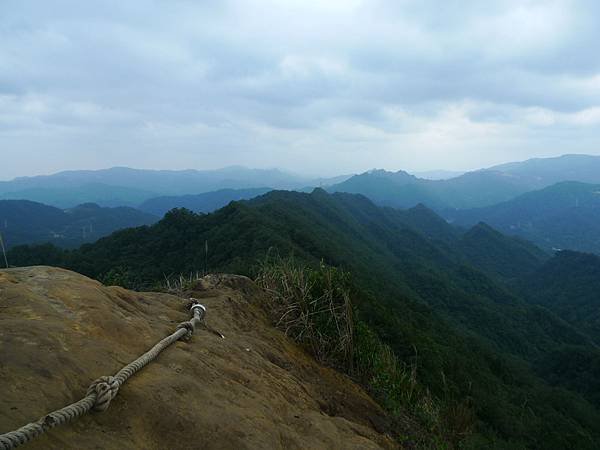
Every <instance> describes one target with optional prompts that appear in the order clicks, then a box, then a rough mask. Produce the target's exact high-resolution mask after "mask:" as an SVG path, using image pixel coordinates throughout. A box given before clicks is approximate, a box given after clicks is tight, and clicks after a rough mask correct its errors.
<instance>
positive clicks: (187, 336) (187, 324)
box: [177, 321, 196, 341]
mask: <svg viewBox="0 0 600 450" xmlns="http://www.w3.org/2000/svg"><path fill="white" fill-rule="evenodd" d="M180 328H183V329H185V330H187V333H186V334H185V335H184V336H183V337H182V338H181V339H183V340H186V341H189V340H190V339H191V338H192V334H194V331H195V330H196V327H194V324H193V323H192V322H189V321H188V322H181V323H180V324H179V325H177V329H178V330H179V329H180Z"/></svg>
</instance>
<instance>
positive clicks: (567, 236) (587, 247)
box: [444, 181, 600, 253]
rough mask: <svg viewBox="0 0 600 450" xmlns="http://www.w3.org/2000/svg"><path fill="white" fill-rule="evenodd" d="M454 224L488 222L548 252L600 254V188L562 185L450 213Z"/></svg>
mask: <svg viewBox="0 0 600 450" xmlns="http://www.w3.org/2000/svg"><path fill="white" fill-rule="evenodd" d="M444 216H445V217H446V218H447V219H448V220H449V221H451V222H452V223H454V224H457V225H461V226H466V227H470V226H472V225H474V224H475V223H477V222H481V221H483V222H486V223H487V224H489V225H492V226H493V227H495V228H497V229H498V230H500V231H502V232H503V233H507V234H514V235H517V236H520V237H522V238H524V239H527V240H530V241H532V242H535V243H536V244H538V245H539V246H541V247H544V248H547V249H555V250H558V249H571V250H580V251H587V252H595V253H600V185H595V184H586V183H578V182H569V181H567V182H562V183H557V184H555V185H552V186H549V187H547V188H544V189H541V190H539V191H533V192H528V193H526V194H522V195H520V196H519V197H517V198H514V199H512V200H509V201H507V202H503V203H500V204H497V205H493V206H488V207H485V208H475V209H468V210H454V211H446V212H445V213H444Z"/></svg>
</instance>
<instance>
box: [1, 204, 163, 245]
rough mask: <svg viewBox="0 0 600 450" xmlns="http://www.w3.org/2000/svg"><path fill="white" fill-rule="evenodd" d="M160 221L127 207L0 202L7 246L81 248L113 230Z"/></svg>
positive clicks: (2, 227)
mask: <svg viewBox="0 0 600 450" xmlns="http://www.w3.org/2000/svg"><path fill="white" fill-rule="evenodd" d="M158 219H159V218H158V217H156V216H154V215H151V214H147V213H145V212H142V211H138V210H137V209H133V208H128V207H123V206H122V207H117V208H101V207H100V206H98V205H96V204H93V203H87V204H83V205H79V206H77V207H75V208H71V209H67V210H61V209H58V208H55V207H53V206H48V205H44V204H41V203H36V202H31V201H28V200H0V233H1V234H2V237H3V239H4V242H5V244H6V246H7V247H9V248H10V247H14V246H16V245H21V244H31V243H46V242H51V243H53V244H56V245H59V246H61V247H78V246H79V245H81V244H83V243H86V242H94V241H97V240H98V239H99V238H101V237H103V236H106V235H108V234H110V233H112V232H113V231H116V230H119V229H122V228H129V227H137V226H140V225H149V224H152V223H154V222H156V221H157V220H158Z"/></svg>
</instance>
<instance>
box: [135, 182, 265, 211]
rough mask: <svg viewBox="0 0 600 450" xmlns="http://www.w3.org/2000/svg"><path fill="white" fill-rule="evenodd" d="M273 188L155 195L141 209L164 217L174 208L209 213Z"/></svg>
mask: <svg viewBox="0 0 600 450" xmlns="http://www.w3.org/2000/svg"><path fill="white" fill-rule="evenodd" d="M270 190H271V188H253V189H221V190H218V191H212V192H205V193H202V194H196V195H174V196H165V197H154V198H151V199H148V200H146V201H145V202H144V203H142V204H141V205H140V206H139V209H140V210H142V211H145V212H147V213H150V214H154V215H155V216H159V217H162V216H164V215H165V213H167V212H168V211H170V210H171V209H174V208H186V209H189V210H190V211H193V212H196V213H209V212H212V211H215V210H216V209H219V208H222V207H223V206H225V205H227V204H228V203H229V202H231V201H234V200H247V199H251V198H254V197H257V196H259V195H262V194H266V193H267V192H269V191H270Z"/></svg>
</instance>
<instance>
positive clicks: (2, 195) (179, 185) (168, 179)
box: [0, 166, 347, 208]
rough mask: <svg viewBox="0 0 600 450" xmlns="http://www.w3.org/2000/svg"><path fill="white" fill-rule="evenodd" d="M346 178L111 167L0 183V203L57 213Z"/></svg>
mask: <svg viewBox="0 0 600 450" xmlns="http://www.w3.org/2000/svg"><path fill="white" fill-rule="evenodd" d="M345 178H347V176H339V177H334V178H310V177H305V176H299V175H294V174H290V173H287V172H283V171H280V170H278V169H248V168H246V167H241V166H232V167H226V168H223V169H217V170H142V169H131V168H128V167H113V168H111V169H103V170H73V171H65V172H59V173H56V174H53V175H43V176H35V177H21V178H15V179H14V180H12V181H0V199H16V200H33V201H39V202H43V203H46V204H49V205H52V206H57V207H60V208H68V207H73V206H75V205H78V204H80V203H86V202H94V203H98V204H100V205H102V206H122V205H126V206H136V205H139V204H140V203H142V202H143V201H145V200H148V199H150V198H152V197H158V196H165V195H168V196H172V195H193V194H200V193H203V192H210V191H215V190H220V189H249V188H263V187H264V186H272V187H273V188H277V189H301V188H304V187H306V186H320V185H321V184H332V183H338V182H340V181H342V180H344V179H345Z"/></svg>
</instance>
